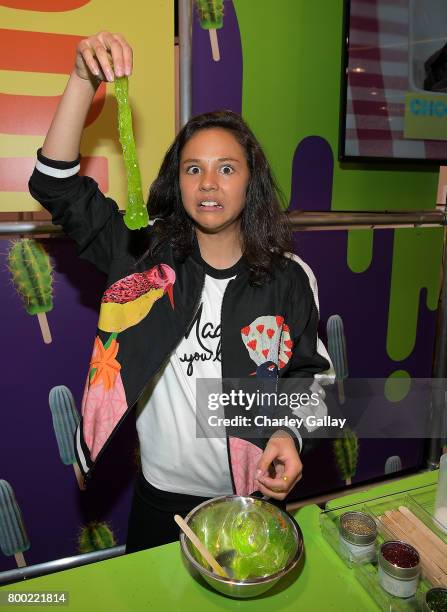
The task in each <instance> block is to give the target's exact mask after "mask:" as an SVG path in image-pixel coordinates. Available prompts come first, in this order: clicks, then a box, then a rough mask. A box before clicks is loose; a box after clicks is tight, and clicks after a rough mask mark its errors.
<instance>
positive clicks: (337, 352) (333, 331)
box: [326, 314, 349, 404]
mask: <svg viewBox="0 0 447 612" xmlns="http://www.w3.org/2000/svg"><path fill="white" fill-rule="evenodd" d="M326 331H327V342H328V352H329V356H330V358H331V360H332V363H333V364H334V370H335V376H336V380H337V386H338V400H339V402H340V404H344V403H345V399H346V398H345V389H344V384H343V381H344V379H345V378H348V375H349V374H348V357H347V352H346V337H345V332H344V327H343V320H342V318H341V316H340V315H338V314H335V315H331V316H330V317H329V319H328V320H327V325H326Z"/></svg>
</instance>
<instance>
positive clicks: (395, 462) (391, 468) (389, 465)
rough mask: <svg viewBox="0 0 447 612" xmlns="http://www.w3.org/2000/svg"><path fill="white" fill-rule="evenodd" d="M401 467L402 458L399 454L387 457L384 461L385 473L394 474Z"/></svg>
mask: <svg viewBox="0 0 447 612" xmlns="http://www.w3.org/2000/svg"><path fill="white" fill-rule="evenodd" d="M401 469H402V460H401V458H400V457H399V455H393V456H392V457H388V459H387V460H386V461H385V474H394V473H395V472H400V470H401Z"/></svg>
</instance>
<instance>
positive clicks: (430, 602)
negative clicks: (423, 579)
mask: <svg viewBox="0 0 447 612" xmlns="http://www.w3.org/2000/svg"><path fill="white" fill-rule="evenodd" d="M422 609H423V610H424V612H446V611H447V589H443V588H442V587H434V588H433V589H429V590H428V591H427V592H426V593H425V594H424V603H423V606H422Z"/></svg>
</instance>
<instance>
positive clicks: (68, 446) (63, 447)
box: [48, 385, 85, 490]
mask: <svg viewBox="0 0 447 612" xmlns="http://www.w3.org/2000/svg"><path fill="white" fill-rule="evenodd" d="M48 401H49V404H50V410H51V414H52V417H53V427H54V433H55V434H56V441H57V446H58V448H59V456H60V458H61V461H62V463H63V464H64V465H72V466H73V469H74V472H75V475H76V480H77V482H78V486H79V488H80V489H81V490H84V489H85V486H84V477H83V476H82V473H81V470H80V469H79V466H78V463H77V461H76V455H75V448H74V436H75V432H76V427H77V425H78V423H79V414H78V411H77V410H76V406H75V401H74V397H73V394H72V392H71V391H70V389H69V388H68V387H65V385H58V386H57V387H53V388H52V389H51V390H50V395H49V398H48Z"/></svg>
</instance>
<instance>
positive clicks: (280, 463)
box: [255, 430, 303, 500]
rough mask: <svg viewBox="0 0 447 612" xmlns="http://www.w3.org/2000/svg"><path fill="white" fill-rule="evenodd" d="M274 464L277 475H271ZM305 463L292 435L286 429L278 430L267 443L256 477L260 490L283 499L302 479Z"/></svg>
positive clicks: (275, 497)
mask: <svg viewBox="0 0 447 612" xmlns="http://www.w3.org/2000/svg"><path fill="white" fill-rule="evenodd" d="M272 465H273V466H274V472H275V475H274V477H273V478H271V477H270V476H269V469H270V468H271V466H272ZM302 471H303V464H302V463H301V459H300V457H299V455H298V453H297V451H296V447H295V442H294V441H293V438H292V436H291V435H290V434H289V433H287V432H285V431H281V430H279V431H277V432H276V433H275V434H273V436H272V437H271V438H270V440H269V441H268V443H267V446H266V447H265V450H264V452H263V454H262V457H261V458H260V460H259V462H258V465H257V470H256V475H255V478H256V480H257V482H258V490H259V491H260V492H261V493H262V494H263V495H266V496H267V497H273V498H274V499H279V500H283V499H285V498H286V497H287V495H288V493H289V492H290V491H291V489H292V488H293V487H294V486H295V485H296V483H297V482H298V481H299V480H300V479H301V476H302Z"/></svg>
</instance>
